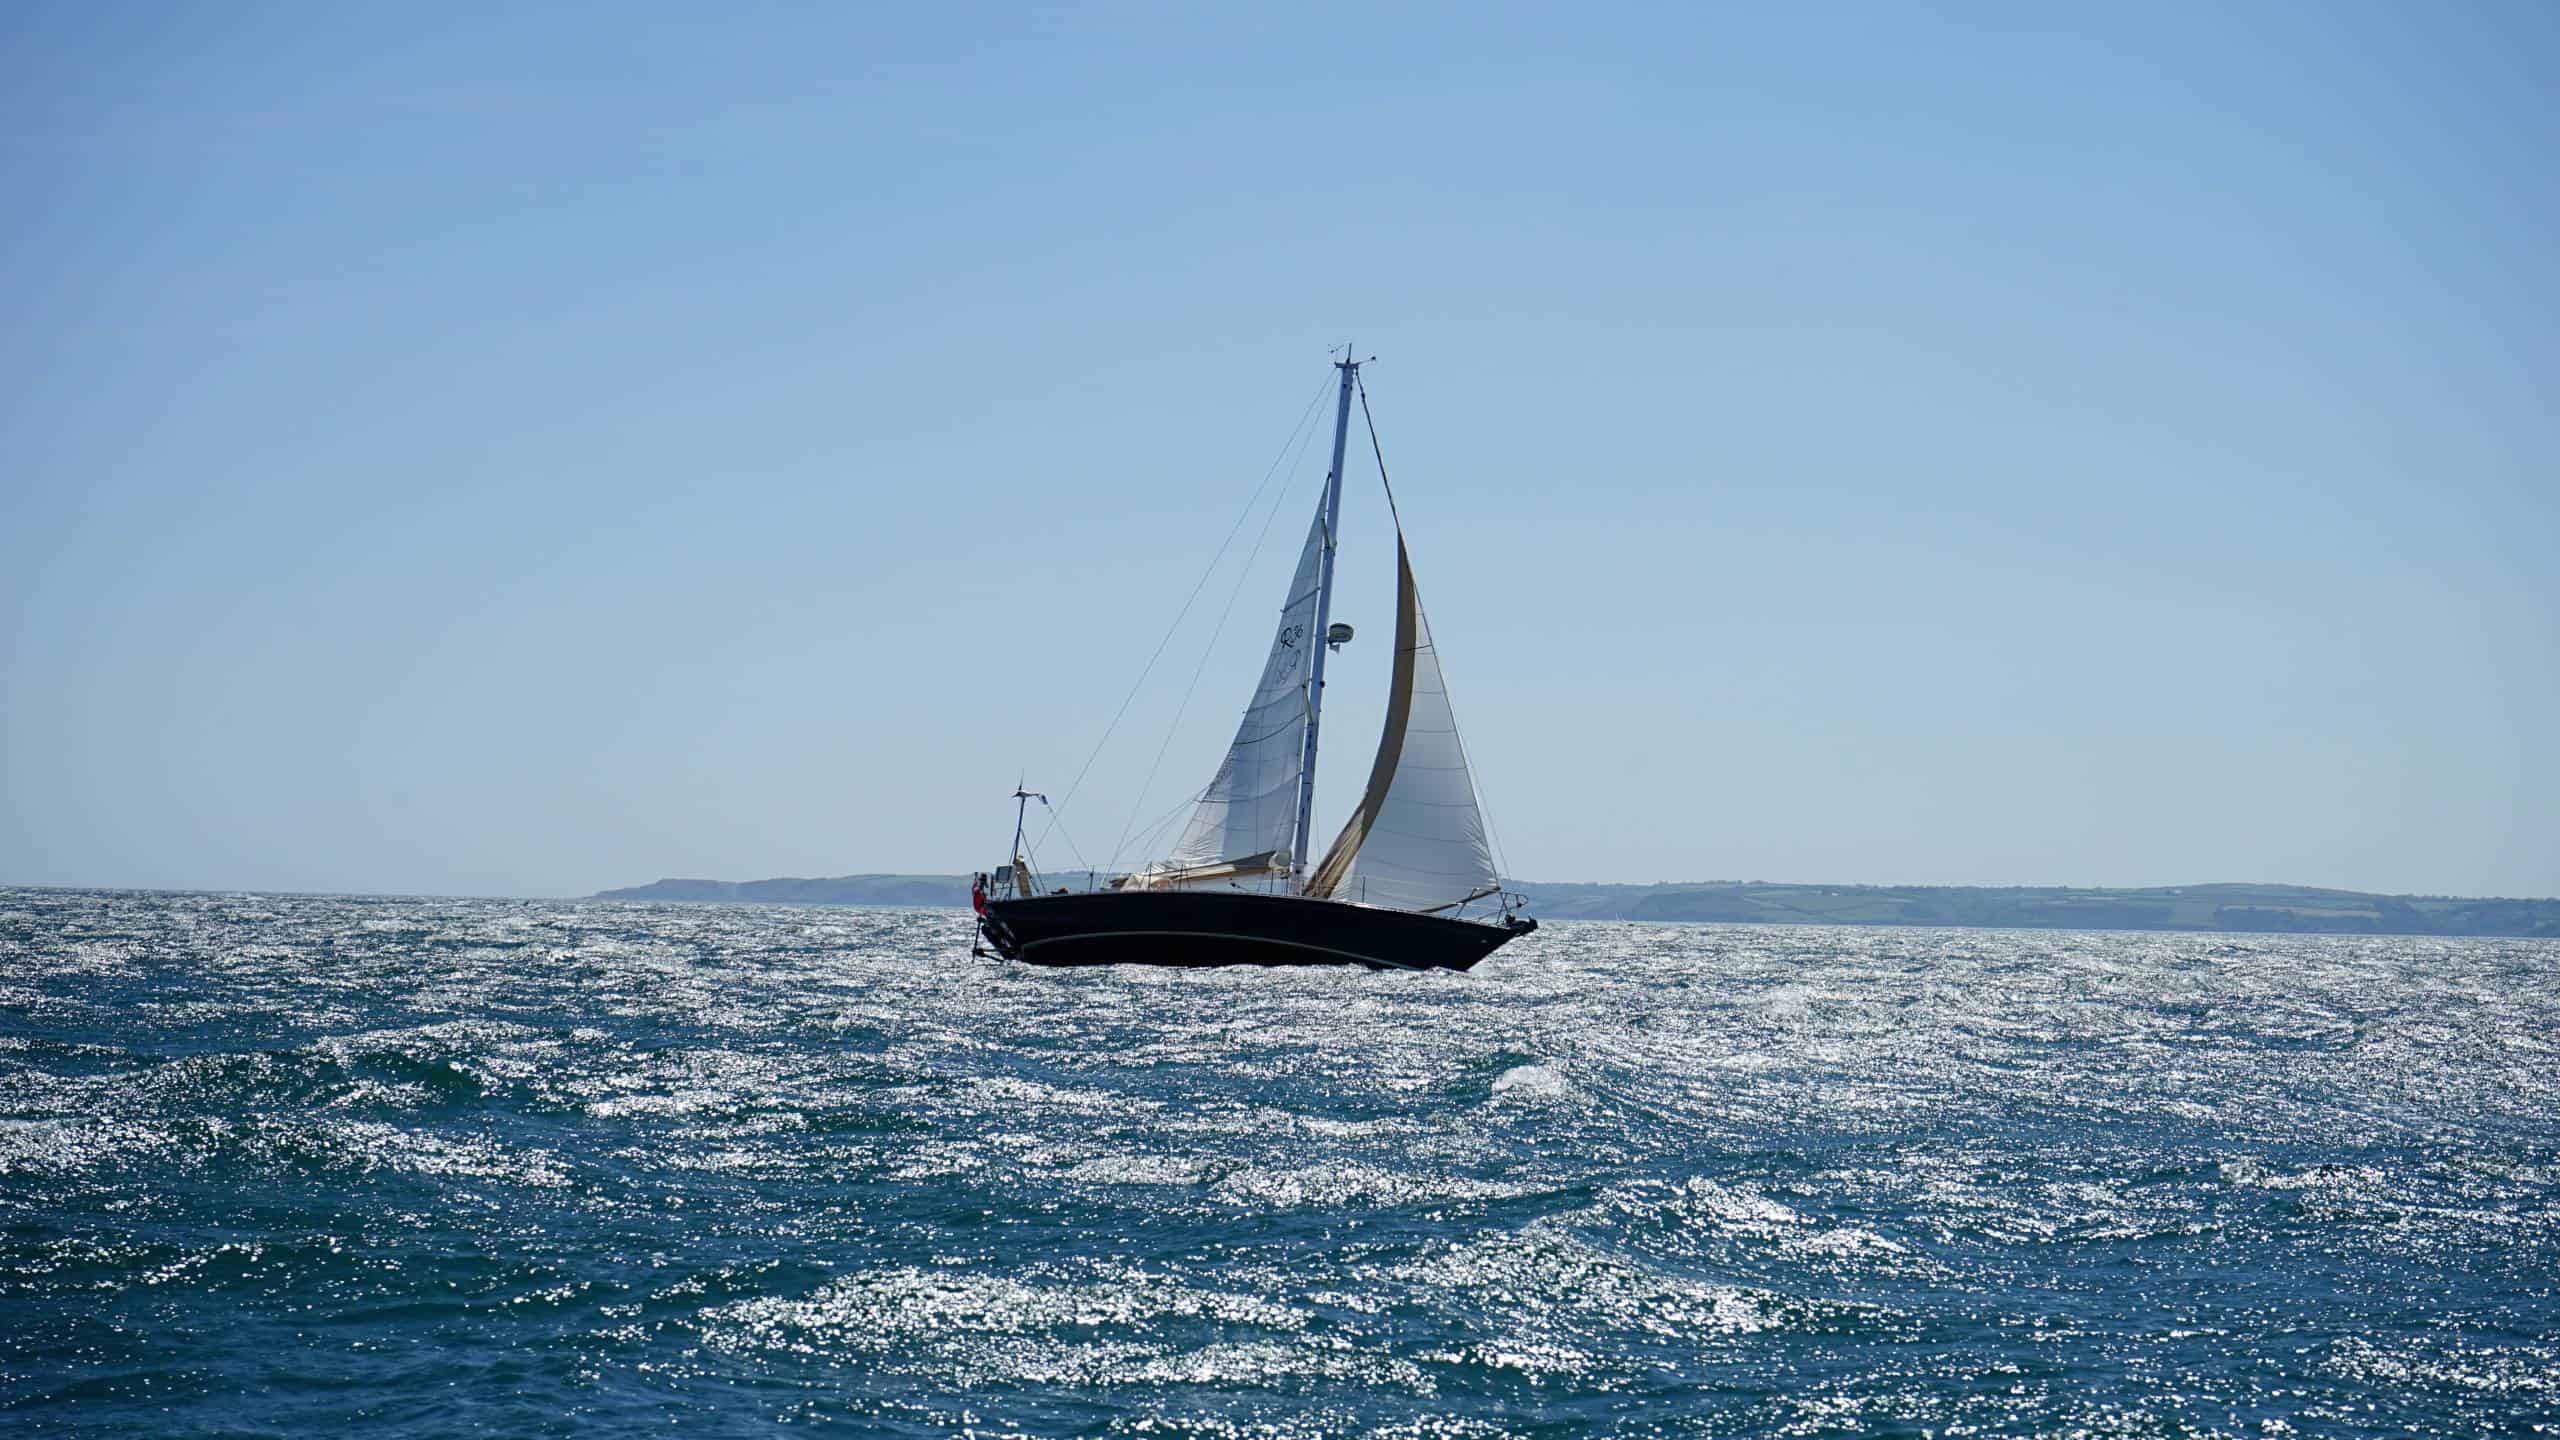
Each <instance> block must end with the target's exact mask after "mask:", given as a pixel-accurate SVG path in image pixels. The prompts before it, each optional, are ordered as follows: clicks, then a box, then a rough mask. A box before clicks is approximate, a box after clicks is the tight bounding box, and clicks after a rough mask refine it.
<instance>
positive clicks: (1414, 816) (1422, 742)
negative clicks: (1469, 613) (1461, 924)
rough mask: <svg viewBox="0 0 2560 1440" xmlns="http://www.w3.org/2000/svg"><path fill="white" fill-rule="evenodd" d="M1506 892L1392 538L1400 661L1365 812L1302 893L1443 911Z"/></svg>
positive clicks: (1423, 622)
mask: <svg viewBox="0 0 2560 1440" xmlns="http://www.w3.org/2000/svg"><path fill="white" fill-rule="evenodd" d="M1500 888H1501V880H1500V878H1499V877H1498V876H1497V875H1496V874H1495V873H1494V865H1493V849H1492V846H1491V845H1490V844H1489V843H1488V841H1487V838H1486V833H1485V825H1484V811H1483V809H1482V808H1481V807H1480V806H1479V805H1478V804H1477V803H1476V787H1475V780H1474V777H1473V776H1471V775H1469V774H1468V773H1467V756H1466V751H1465V750H1464V749H1463V748H1462V747H1461V746H1460V744H1459V743H1458V720H1457V715H1456V713H1455V712H1454V711H1452V710H1451V709H1450V706H1449V687H1448V683H1447V682H1446V681H1445V680H1444V679H1443V678H1442V677H1441V673H1440V656H1439V653H1438V652H1437V651H1436V650H1434V649H1433V648H1432V644H1431V622H1430V621H1429V619H1427V618H1426V617H1425V616H1424V615H1423V613H1422V594H1421V591H1420V590H1419V589H1418V588H1417V587H1416V586H1415V585H1414V581H1413V561H1412V559H1411V557H1410V556H1408V555H1407V554H1406V553H1405V547H1404V536H1403V534H1402V533H1398V534H1397V536H1396V657H1395V671H1394V675H1393V678H1392V680H1391V681H1390V688H1389V691H1388V696H1387V723H1386V728H1385V730H1384V732H1383V733H1382V734H1381V735H1380V736H1379V737H1378V755H1377V759H1376V761H1375V762H1374V763H1373V764H1372V765H1371V766H1370V770H1369V784H1368V786H1367V788H1366V790H1365V791H1364V792H1363V793H1362V795H1361V797H1360V805H1359V808H1357V809H1356V810H1354V811H1353V812H1352V815H1351V819H1350V820H1349V822H1347V823H1346V824H1345V825H1344V826H1343V827H1342V834H1341V835H1340V836H1339V837H1338V838H1336V839H1335V841H1334V842H1333V848H1332V849H1331V850H1329V851H1327V852H1326V854H1325V857H1324V863H1322V864H1321V865H1318V866H1317V867H1316V869H1315V872H1314V873H1313V874H1312V875H1310V876H1309V877H1308V879H1307V885H1306V893H1307V894H1309V895H1312V896H1327V895H1332V896H1338V897H1339V898H1342V899H1345V900H1357V901H1361V902H1364V903H1366V904H1371V905H1384V906H1389V907H1392V908H1394V909H1398V910H1445V909H1449V908H1451V907H1453V906H1456V905H1459V904H1462V903H1464V902H1466V901H1468V900H1473V899H1477V898H1480V897H1482V896H1486V895H1491V894H1493V893H1495V892H1496V891H1498V890H1499V889H1500Z"/></svg>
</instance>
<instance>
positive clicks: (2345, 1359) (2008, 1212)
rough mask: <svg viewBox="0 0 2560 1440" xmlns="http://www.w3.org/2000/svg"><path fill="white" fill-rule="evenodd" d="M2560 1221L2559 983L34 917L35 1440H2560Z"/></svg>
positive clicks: (476, 917)
mask: <svg viewBox="0 0 2560 1440" xmlns="http://www.w3.org/2000/svg"><path fill="white" fill-rule="evenodd" d="M2555 1202H2560V942H2552V941H2530V940H2472V939H2410V938H2405V937H2385V938H2376V937H2338V938H2323V937H2291V936H2288V937H2269V936H2256V935H2213V934H2139V933H2121V932H2108V933H2098V932H2059V931H1968V930H1919V929H1828V928H1816V927H1782V928H1757V927H1746V926H1708V925H1695V926H1681V925H1665V926H1648V925H1628V924H1602V923H1587V924H1563V923H1560V924H1552V925H1549V926H1547V927H1546V928H1544V929H1542V930H1540V931H1539V932H1538V933H1537V934H1536V935H1534V936H1531V937H1529V938H1527V939H1525V940H1522V941H1520V942H1518V943H1515V944H1513V945H1511V946H1509V947H1508V948H1506V949H1504V950H1502V951H1501V952H1499V953H1498V954H1497V955H1495V956H1494V957H1493V958H1492V959H1491V960H1489V961H1487V962H1486V963H1485V964H1483V965H1482V966H1480V967H1478V968H1477V969H1476V970H1475V971H1474V972H1473V973H1471V974H1464V975H1457V974H1410V973H1370V972H1365V971H1361V970H1356V969H1315V970H1290V971H1273V970H1217V971H1163V970H1147V969H1136V968H1126V967H1121V968H1110V969H1098V970H1083V971H1053V970H1040V969H1032V968H1027V967H1024V966H1020V965H1013V964H1008V963H1005V962H1002V961H998V960H992V959H985V958H979V957H976V956H973V955H972V954H971V946H970V936H969V922H968V917H967V915H966V913H965V912H952V911H937V910H920V909H919V910H895V909H879V910H862V909H831V908H830V909H791V908H767V907H750V906H735V907H723V906H678V905H647V904H621V903H609V902H522V901H506V900H425V899H388V898H385V899H367V898H335V897H331V898H323V897H298V896H282V895H242V894H150V893H129V892H128V893H115V892H86V891H65V890H26V889H18V890H0V1432H4V1433H6V1434H10V1435H20V1434H24V1435H94V1436H110V1435H113V1436H155V1437H157V1436H266V1435H291V1436H404V1437H405V1436H445V1435H497V1436H541V1435H582V1436H584V1435H604V1436H613V1435H682V1436H727V1435H758V1436H764V1435H772V1434H777V1433H786V1434H787V1433H797V1430H798V1429H799V1427H804V1426H805V1427H808V1428H811V1429H815V1430H820V1431H826V1432H832V1433H839V1434H846V1435H899V1436H1012V1435H1029V1436H1086V1435H1094V1436H1154V1437H1188V1436H1198V1437H1249V1436H1270V1437H1298V1436H1306V1437H1313V1436H1337V1435H1341V1436H1350V1435H1377V1436H1408V1437H1434V1436H1448V1437H1463V1436H1505V1435H1523V1436H1580V1435H1598V1436H1692V1435H1695V1436H1710V1435H1713V1436H1834V1435H1840V1436H1848V1435H1886V1436H1913V1437H1919V1436H1928V1437H1936V1436H1964V1435H2038V1436H2042V1435H2067V1436H2207V1435H2210V1436H2235V1437H2236V1436H2249V1437H2265V1436H2294V1435H2323V1436H2402V1435H2427V1436H2480V1435H2529V1434H2552V1433H2560V1203H2555ZM785 1426H788V1427H792V1428H791V1429H788V1430H785V1429H781V1428H779V1427H785Z"/></svg>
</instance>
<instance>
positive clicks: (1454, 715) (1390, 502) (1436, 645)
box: [1351, 371, 1511, 880]
mask: <svg viewBox="0 0 2560 1440" xmlns="http://www.w3.org/2000/svg"><path fill="white" fill-rule="evenodd" d="M1351 383H1352V386H1353V388H1355V389H1357V390H1358V391H1359V392H1360V423H1362V424H1363V425H1366V426H1368V427H1369V453H1370V454H1372V455H1374V456H1376V457H1377V460H1378V484H1379V486H1380V488H1382V489H1384V490H1385V491H1386V492H1387V514H1388V516H1389V517H1390V518H1392V519H1393V520H1394V521H1395V526H1396V543H1398V544H1402V543H1404V515H1403V513H1402V512H1400V511H1399V510H1397V509H1396V487H1395V485H1394V483H1393V482H1392V481H1390V480H1388V479H1387V452H1386V449H1385V447H1384V446H1381V445H1380V444H1379V443H1378V419H1377V417H1376V416H1374V415H1372V414H1370V413H1369V382H1368V381H1366V380H1364V379H1362V378H1360V376H1359V372H1357V371H1354V372H1353V373H1352V381H1351ZM1413 604H1414V608H1415V609H1416V610H1423V606H1422V597H1421V596H1420V595H1419V594H1417V595H1415V596H1414V597H1413ZM1422 623H1423V626H1424V628H1425V629H1428V628H1429V627H1430V625H1431V615H1430V612H1429V611H1428V610H1423V616H1422ZM1431 648H1432V650H1433V652H1434V653H1435V655H1436V654H1437V652H1438V651H1439V649H1440V637H1439V636H1438V635H1436V634H1435V635H1433V636H1432V637H1431ZM1443 668H1444V669H1445V668H1446V667H1445V666H1444V667H1443ZM1449 734H1450V736H1451V737H1452V738H1454V739H1455V740H1456V741H1457V742H1458V763H1459V764H1461V765H1464V766H1466V767H1467V785H1468V787H1469V788H1470V789H1471V790H1473V791H1474V792H1475V801H1476V812H1477V813H1478V814H1480V815H1482V816H1484V833H1485V838H1486V839H1487V840H1490V841H1492V842H1493V866H1494V872H1495V878H1496V879H1497V880H1499V879H1500V877H1501V876H1503V875H1507V874H1509V873H1510V872H1511V860H1510V857H1509V856H1507V855H1505V854H1504V853H1503V850H1502V829H1501V827H1500V826H1498V825H1496V824H1494V823H1493V806H1492V805H1490V804H1488V803H1486V801H1485V798H1484V782H1483V781H1482V780H1479V779H1478V778H1476V777H1477V776H1478V775H1480V774H1481V773H1483V772H1481V771H1479V770H1477V769H1476V762H1475V759H1474V757H1472V756H1470V755H1468V754H1467V737H1466V735H1465V733H1464V732H1462V731H1461V730H1460V729H1459V728H1458V710H1457V707H1456V706H1454V705H1453V706H1450V707H1449Z"/></svg>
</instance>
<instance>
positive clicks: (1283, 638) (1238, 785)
mask: <svg viewBox="0 0 2560 1440" xmlns="http://www.w3.org/2000/svg"><path fill="white" fill-rule="evenodd" d="M1324 519H1325V517H1324V507H1323V506H1322V505H1321V504H1319V505H1318V506H1317V508H1316V518H1315V522H1314V523H1313V524H1312V525H1310V526H1309V527H1308V528H1307V546H1306V549H1305V550H1304V551H1302V552H1300V554H1299V556H1298V571H1297V574H1296V576H1295V578H1293V579H1292V580H1291V581H1290V582H1289V599H1288V603H1287V604H1285V605H1283V606H1282V607H1281V608H1280V625H1279V628H1278V630H1277V631H1275V632H1274V633H1273V635H1272V637H1271V658H1270V659H1268V660H1266V661H1265V662H1264V663H1263V666H1262V681H1261V683H1260V684H1258V685H1256V686H1255V687H1254V691H1253V702H1252V703H1251V704H1249V705H1247V706H1245V709H1244V720H1243V722H1242V723H1240V724H1239V725H1237V726H1236V738H1235V743H1233V744H1231V745H1229V746H1228V747H1227V758H1226V762H1225V763H1224V764H1222V765H1220V766H1219V767H1218V774H1217V778H1216V779H1213V780H1211V781H1210V782H1209V788H1208V789H1207V790H1206V791H1204V792H1203V793H1202V794H1201V797H1200V803H1199V805H1198V807H1197V808H1195V809H1194V810H1193V811H1192V812H1191V823H1190V824H1189V825H1188V826H1186V827H1184V829H1183V832H1182V840H1181V842H1180V843H1179V844H1177V845H1175V846H1174V848H1173V854H1172V855H1171V856H1170V857H1168V858H1167V859H1166V861H1165V862H1164V864H1163V865H1161V866H1159V867H1157V871H1156V873H1157V874H1158V875H1164V874H1165V872H1168V871H1176V870H1189V869H1196V868H1200V867H1216V868H1219V869H1220V870H1221V871H1222V872H1223V873H1222V874H1221V875H1220V876H1219V877H1218V878H1220V879H1222V880H1223V879H1225V878H1226V877H1227V876H1231V875H1232V874H1234V873H1235V870H1233V869H1228V868H1226V867H1229V866H1231V865H1233V864H1234V862H1238V861H1249V862H1254V863H1253V864H1250V865H1247V866H1242V867H1237V868H1242V869H1268V868H1286V861H1285V860H1281V859H1278V857H1279V856H1280V855H1282V854H1285V852H1286V851H1287V850H1288V849H1289V845H1290V841H1291V835H1292V832H1293V831H1294V830H1295V829H1296V827H1297V820H1298V774H1299V770H1300V767H1301V766H1302V765H1303V764H1304V762H1305V760H1306V737H1307V681H1308V676H1309V673H1310V670H1311V668H1312V666H1313V665H1314V663H1315V662H1314V660H1313V658H1312V657H1313V655H1314V652H1315V649H1316V646H1317V645H1318V644H1320V643H1321V640H1320V637H1318V636H1317V635H1316V633H1315V623H1316V591H1317V585H1318V570H1319V567H1320V565H1321V563H1322V560H1323V555H1324V542H1325V533H1324ZM1275 862H1276V863H1275ZM1141 878H1142V879H1143V877H1141ZM1167 878H1170V877H1169V876H1168V877H1167Z"/></svg>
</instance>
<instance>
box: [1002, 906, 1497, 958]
mask: <svg viewBox="0 0 2560 1440" xmlns="http://www.w3.org/2000/svg"><path fill="white" fill-rule="evenodd" d="M978 928H979V930H980V931H981V932H982V933H984V934H985V936H986V937H987V941H988V943H990V944H992V945H994V946H995V948H996V950H997V951H998V952H999V953H1001V954H1002V955H1004V956H1005V957H1006V958H1007V959H1010V960H1022V961H1027V962H1029V963H1031V964H1034V965H1185V966H1206V965H1366V966H1370V967H1371V968H1373V969H1380V970H1464V969H1466V968H1468V967H1469V966H1471V965H1473V964H1475V963H1476V962H1477V961H1479V960H1482V959H1483V958H1484V957H1486V956H1487V955H1490V954H1492V953H1493V952H1494V951H1495V950H1496V949H1498V948H1500V946H1501V945H1502V944H1503V943H1504V942H1505V941H1508V940H1510V939H1511V938H1512V937H1513V936H1515V935H1525V934H1527V933H1529V932H1530V931H1532V930H1535V929H1536V928H1538V922H1536V921H1535V920H1528V919H1520V920H1514V921H1510V922H1498V921H1497V922H1490V923H1488V922H1485V921H1480V920H1453V919H1450V918H1448V917H1447V916H1444V915H1415V914H1412V913H1409V912H1407V911H1403V910H1378V909H1372V908H1370V907H1368V906H1365V905H1348V904H1344V903H1342V902H1340V901H1334V900H1310V899H1306V898H1304V897H1303V896H1297V895H1261V894H1254V893H1251V892H1247V891H1242V890H1135V891H1110V890H1105V891H1096V892H1092V893H1088V894H1081V895H1040V896H1034V897H1032V898H1030V899H1027V900H996V901H991V902H989V904H988V906H987V912H986V914H985V915H984V916H982V917H980V919H979V922H978Z"/></svg>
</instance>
